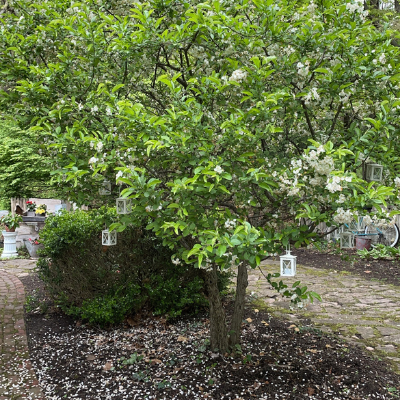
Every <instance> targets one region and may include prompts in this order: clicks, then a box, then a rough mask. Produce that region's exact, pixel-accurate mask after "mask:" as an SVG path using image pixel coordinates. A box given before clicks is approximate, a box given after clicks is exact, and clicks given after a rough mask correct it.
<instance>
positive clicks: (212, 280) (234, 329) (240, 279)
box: [205, 263, 248, 354]
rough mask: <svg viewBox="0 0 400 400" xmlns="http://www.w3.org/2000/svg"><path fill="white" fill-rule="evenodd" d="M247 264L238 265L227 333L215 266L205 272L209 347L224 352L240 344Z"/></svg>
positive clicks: (246, 283)
mask: <svg viewBox="0 0 400 400" xmlns="http://www.w3.org/2000/svg"><path fill="white" fill-rule="evenodd" d="M247 277H248V275H247V264H245V263H241V264H240V265H239V267H238V274H237V284H236V296H235V304H234V310H233V315H232V321H231V325H230V331H229V334H228V328H227V326H226V318H225V311H224V308H223V305H222V301H221V297H220V294H219V290H218V276H217V268H216V267H215V266H214V267H213V270H212V271H209V272H207V273H206V274H205V282H206V287H207V297H208V302H209V304H210V344H211V349H212V350H213V351H216V349H218V351H219V353H221V354H225V353H228V352H231V351H232V350H235V346H236V345H237V344H240V337H241V333H242V321H243V315H244V306H245V296H246V288H247V285H248V281H247Z"/></svg>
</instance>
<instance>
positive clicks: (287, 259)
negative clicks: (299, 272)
mask: <svg viewBox="0 0 400 400" xmlns="http://www.w3.org/2000/svg"><path fill="white" fill-rule="evenodd" d="M279 258H280V260H281V276H295V275H296V258H297V257H296V256H294V255H292V254H290V250H286V254H285V255H283V256H280V257H279Z"/></svg>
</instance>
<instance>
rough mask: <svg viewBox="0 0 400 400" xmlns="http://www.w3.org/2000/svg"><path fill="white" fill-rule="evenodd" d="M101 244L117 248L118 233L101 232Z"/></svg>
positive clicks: (106, 230)
mask: <svg viewBox="0 0 400 400" xmlns="http://www.w3.org/2000/svg"><path fill="white" fill-rule="evenodd" d="M101 242H102V245H103V246H115V245H116V244H117V231H111V232H110V231H109V230H108V229H105V230H103V231H101Z"/></svg>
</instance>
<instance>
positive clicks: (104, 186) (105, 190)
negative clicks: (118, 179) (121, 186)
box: [99, 181, 111, 196]
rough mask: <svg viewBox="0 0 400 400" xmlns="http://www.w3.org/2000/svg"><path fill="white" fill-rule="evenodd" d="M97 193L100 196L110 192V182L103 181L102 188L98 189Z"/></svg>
mask: <svg viewBox="0 0 400 400" xmlns="http://www.w3.org/2000/svg"><path fill="white" fill-rule="evenodd" d="M99 194H100V195H102V196H106V195H109V194H111V182H109V181H104V182H103V184H102V188H101V189H99Z"/></svg>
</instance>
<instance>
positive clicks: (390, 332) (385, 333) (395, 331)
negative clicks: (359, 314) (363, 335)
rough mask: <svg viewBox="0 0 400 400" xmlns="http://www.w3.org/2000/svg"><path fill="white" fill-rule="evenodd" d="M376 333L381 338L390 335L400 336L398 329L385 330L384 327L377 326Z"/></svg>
mask: <svg viewBox="0 0 400 400" xmlns="http://www.w3.org/2000/svg"><path fill="white" fill-rule="evenodd" d="M377 329H378V331H379V332H380V333H381V335H382V336H390V335H398V334H399V335H400V329H396V328H387V327H384V326H378V327H377Z"/></svg>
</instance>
